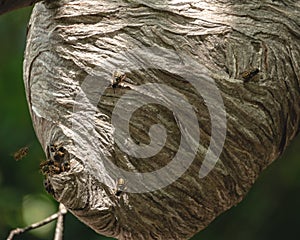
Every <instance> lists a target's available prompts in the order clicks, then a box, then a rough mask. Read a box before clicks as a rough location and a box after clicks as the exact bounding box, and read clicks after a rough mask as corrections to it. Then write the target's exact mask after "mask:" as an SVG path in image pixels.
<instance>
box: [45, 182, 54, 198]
mask: <svg viewBox="0 0 300 240" xmlns="http://www.w3.org/2000/svg"><path fill="white" fill-rule="evenodd" d="M43 185H44V188H45V190H46V191H47V192H48V193H49V194H51V195H54V194H55V192H54V189H53V187H52V185H51V182H50V180H49V179H45V180H44V182H43Z"/></svg>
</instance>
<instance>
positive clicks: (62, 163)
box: [40, 142, 70, 175]
mask: <svg viewBox="0 0 300 240" xmlns="http://www.w3.org/2000/svg"><path fill="white" fill-rule="evenodd" d="M47 158H48V159H47V160H45V161H43V162H41V164H40V169H41V172H42V173H43V174H44V175H48V174H49V175H53V174H59V173H61V172H66V171H69V170H70V154H69V153H68V151H67V150H66V149H65V148H64V147H63V146H62V144H59V143H57V142H55V143H53V144H50V145H49V146H48V147H47Z"/></svg>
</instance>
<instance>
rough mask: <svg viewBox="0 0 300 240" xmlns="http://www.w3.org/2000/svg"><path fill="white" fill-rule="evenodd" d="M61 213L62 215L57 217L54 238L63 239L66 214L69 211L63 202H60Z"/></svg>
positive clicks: (55, 239)
mask: <svg viewBox="0 0 300 240" xmlns="http://www.w3.org/2000/svg"><path fill="white" fill-rule="evenodd" d="M59 213H60V215H59V216H58V218H57V223H56V228H55V236H54V240H62V239H63V230H64V216H65V214H66V213H67V209H66V207H65V206H64V205H63V204H59Z"/></svg>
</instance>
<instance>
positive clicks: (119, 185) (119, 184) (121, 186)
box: [115, 178, 126, 197]
mask: <svg viewBox="0 0 300 240" xmlns="http://www.w3.org/2000/svg"><path fill="white" fill-rule="evenodd" d="M125 190H126V181H125V179H124V178H118V179H117V181H116V189H115V195H116V196H117V197H120V196H121V194H122V193H123V192H124V191H125Z"/></svg>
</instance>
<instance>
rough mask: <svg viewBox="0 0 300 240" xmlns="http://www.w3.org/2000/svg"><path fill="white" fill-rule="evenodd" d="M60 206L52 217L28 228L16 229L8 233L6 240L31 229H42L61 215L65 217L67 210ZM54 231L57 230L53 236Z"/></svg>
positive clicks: (10, 239)
mask: <svg viewBox="0 0 300 240" xmlns="http://www.w3.org/2000/svg"><path fill="white" fill-rule="evenodd" d="M61 205H62V204H60V205H59V210H58V212H57V213H55V214H53V215H51V216H50V217H48V218H46V219H44V220H42V221H40V222H36V223H33V224H31V225H30V226H27V227H25V228H16V229H14V230H12V231H11V232H10V233H9V236H8V238H7V239H6V240H12V239H13V237H14V236H15V235H18V234H21V233H24V232H27V231H30V230H32V229H36V228H39V227H42V226H44V225H46V224H48V223H50V222H52V221H54V220H56V219H58V218H59V217H63V215H65V214H66V213H67V210H66V208H65V207H64V206H63V207H61ZM56 231H57V230H55V236H56ZM54 240H60V238H57V239H56V238H55V239H54Z"/></svg>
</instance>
